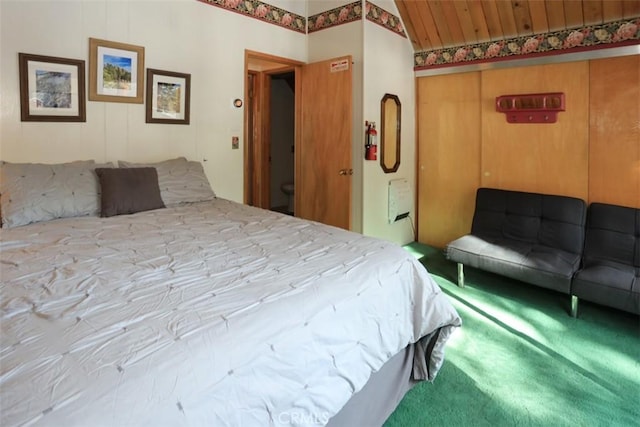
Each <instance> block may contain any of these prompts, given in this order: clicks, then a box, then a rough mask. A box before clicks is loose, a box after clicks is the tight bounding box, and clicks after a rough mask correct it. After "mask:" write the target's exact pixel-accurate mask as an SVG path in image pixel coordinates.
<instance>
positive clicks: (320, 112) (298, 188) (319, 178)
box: [295, 56, 353, 230]
mask: <svg viewBox="0 0 640 427" xmlns="http://www.w3.org/2000/svg"><path fill="white" fill-rule="evenodd" d="M301 74H302V78H301V79H299V81H300V93H301V97H300V104H301V110H300V114H301V121H300V123H301V126H300V133H301V134H300V138H299V144H298V146H297V147H296V149H297V150H298V155H297V156H296V182H295V205H296V206H295V208H296V216H299V217H301V218H305V219H310V220H313V221H318V222H322V223H324V224H329V225H334V226H337V227H341V228H344V229H347V230H348V229H350V227H351V175H352V173H353V169H352V166H351V148H352V141H351V137H352V136H351V135H352V128H353V126H352V62H351V56H345V57H341V58H335V59H330V60H326V61H321V62H315V63H312V64H306V65H304V66H302V73H301Z"/></svg>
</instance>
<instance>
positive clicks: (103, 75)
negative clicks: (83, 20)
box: [89, 38, 144, 104]
mask: <svg viewBox="0 0 640 427" xmlns="http://www.w3.org/2000/svg"><path fill="white" fill-rule="evenodd" d="M143 91H144V47H142V46H134V45H131V44H125V43H118V42H111V41H107V40H99V39H92V38H90V39H89V100H90V101H106V102H129V103H133V104H142V103H143V102H144V97H143Z"/></svg>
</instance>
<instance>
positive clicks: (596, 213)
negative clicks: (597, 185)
mask: <svg viewBox="0 0 640 427" xmlns="http://www.w3.org/2000/svg"><path fill="white" fill-rule="evenodd" d="M571 296H572V298H571V299H572V301H571V309H572V310H571V311H572V315H573V316H576V315H577V309H578V298H582V299H584V300H587V301H591V302H595V303H598V304H602V305H606V306H609V307H613V308H617V309H619V310H624V311H628V312H631V313H635V314H640V209H634V208H630V207H623V206H616V205H609V204H603V203H591V204H590V205H589V210H588V213H587V227H586V237H585V246H584V252H583V255H582V266H581V268H580V270H578V271H577V272H576V274H575V275H574V278H573V281H572V283H571Z"/></svg>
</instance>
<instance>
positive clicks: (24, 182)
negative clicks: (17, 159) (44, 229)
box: [0, 160, 100, 228]
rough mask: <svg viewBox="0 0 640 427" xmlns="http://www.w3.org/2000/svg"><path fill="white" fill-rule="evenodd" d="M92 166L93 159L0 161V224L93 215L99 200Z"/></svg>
mask: <svg viewBox="0 0 640 427" xmlns="http://www.w3.org/2000/svg"><path fill="white" fill-rule="evenodd" d="M94 167H95V162H94V161H93V160H83V161H75V162H69V163H58V164H44V163H10V162H4V161H2V162H0V194H1V195H2V197H0V205H1V206H0V210H1V211H2V227H4V228H11V227H17V226H21V225H27V224H30V223H33V222H40V221H49V220H52V219H56V218H68V217H76V216H87V215H97V214H98V212H99V210H100V204H99V197H98V180H97V178H96V175H95V174H94V172H93V169H94Z"/></svg>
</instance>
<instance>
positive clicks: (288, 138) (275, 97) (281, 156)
mask: <svg viewBox="0 0 640 427" xmlns="http://www.w3.org/2000/svg"><path fill="white" fill-rule="evenodd" d="M270 77H271V79H270V83H269V84H270V86H271V87H270V93H271V97H270V101H269V102H270V106H269V111H270V118H269V128H270V138H269V140H270V142H271V143H270V144H269V166H270V167H269V181H270V189H269V190H270V191H269V193H270V197H269V198H270V200H269V208H270V209H271V210H274V211H278V212H282V213H287V214H289V215H294V214H295V200H294V192H295V168H294V165H295V90H296V85H295V73H294V72H293V71H287V72H284V73H277V74H271V75H270Z"/></svg>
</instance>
